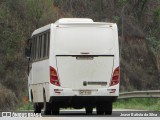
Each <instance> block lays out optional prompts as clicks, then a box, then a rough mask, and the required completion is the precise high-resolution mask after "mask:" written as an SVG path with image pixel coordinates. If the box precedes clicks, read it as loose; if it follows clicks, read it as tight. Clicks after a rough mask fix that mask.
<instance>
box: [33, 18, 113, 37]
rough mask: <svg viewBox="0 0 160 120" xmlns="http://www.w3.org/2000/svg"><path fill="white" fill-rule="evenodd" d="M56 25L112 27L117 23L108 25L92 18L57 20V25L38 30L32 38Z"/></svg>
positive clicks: (49, 25)
mask: <svg viewBox="0 0 160 120" xmlns="http://www.w3.org/2000/svg"><path fill="white" fill-rule="evenodd" d="M52 24H55V25H56V26H57V27H61V26H62V27H63V26H67V27H68V26H109V27H112V25H114V24H115V23H106V22H94V21H93V20H92V19H90V18H61V19H59V20H57V21H56V22H55V23H51V24H48V25H46V26H44V27H41V28H39V29H36V30H35V31H34V32H33V33H32V36H33V35H35V34H39V33H41V32H44V31H47V30H49V29H50V28H51V25H52Z"/></svg>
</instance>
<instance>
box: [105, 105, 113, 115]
mask: <svg viewBox="0 0 160 120" xmlns="http://www.w3.org/2000/svg"><path fill="white" fill-rule="evenodd" d="M105 114H106V115H112V102H111V103H108V104H107V105H106V110H105Z"/></svg>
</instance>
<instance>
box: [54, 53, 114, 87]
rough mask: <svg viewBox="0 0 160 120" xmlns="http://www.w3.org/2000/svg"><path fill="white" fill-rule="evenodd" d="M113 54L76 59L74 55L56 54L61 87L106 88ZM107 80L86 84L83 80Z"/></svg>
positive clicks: (110, 74) (109, 77) (110, 72)
mask: <svg viewBox="0 0 160 120" xmlns="http://www.w3.org/2000/svg"><path fill="white" fill-rule="evenodd" d="M113 58H114V57H113V56H99V57H94V58H93V60H77V59H76V57H71V56H58V57H57V67H58V75H59V78H60V83H61V86H62V87H67V88H72V89H81V88H83V89H88V88H103V87H105V88H107V87H108V85H109V83H110V80H111V76H112V68H113ZM84 81H86V82H107V85H103V86H102V85H98V84H97V85H87V86H84V85H83V82H84Z"/></svg>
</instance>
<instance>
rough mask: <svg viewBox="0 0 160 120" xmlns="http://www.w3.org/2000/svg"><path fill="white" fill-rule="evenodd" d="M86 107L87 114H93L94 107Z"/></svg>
mask: <svg viewBox="0 0 160 120" xmlns="http://www.w3.org/2000/svg"><path fill="white" fill-rule="evenodd" d="M85 109H86V114H87V115H91V114H92V112H93V107H85Z"/></svg>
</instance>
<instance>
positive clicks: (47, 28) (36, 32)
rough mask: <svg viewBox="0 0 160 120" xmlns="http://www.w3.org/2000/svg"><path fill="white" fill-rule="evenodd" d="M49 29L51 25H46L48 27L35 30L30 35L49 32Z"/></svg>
mask: <svg viewBox="0 0 160 120" xmlns="http://www.w3.org/2000/svg"><path fill="white" fill-rule="evenodd" d="M50 28H51V24H48V25H46V26H43V27H41V28H38V29H36V30H35V31H34V32H33V33H32V36H33V35H36V34H38V33H41V32H44V31H47V30H49V29H50Z"/></svg>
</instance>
